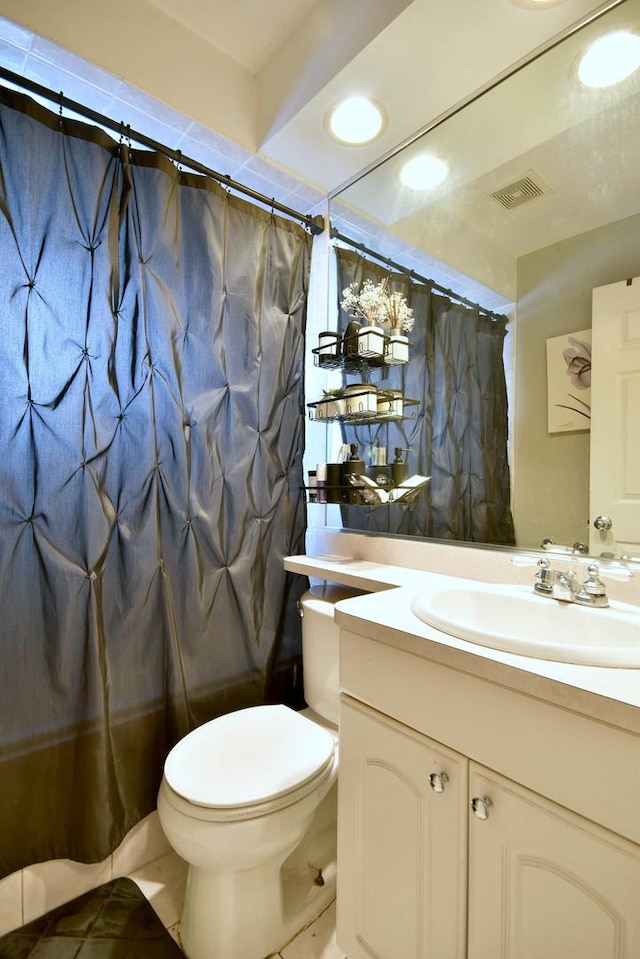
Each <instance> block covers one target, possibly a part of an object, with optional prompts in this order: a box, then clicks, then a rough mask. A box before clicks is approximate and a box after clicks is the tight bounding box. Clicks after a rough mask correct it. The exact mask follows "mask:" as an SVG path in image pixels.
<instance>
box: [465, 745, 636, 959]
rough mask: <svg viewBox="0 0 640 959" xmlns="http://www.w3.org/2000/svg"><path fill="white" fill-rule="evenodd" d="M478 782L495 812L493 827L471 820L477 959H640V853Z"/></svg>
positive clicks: (480, 775)
mask: <svg viewBox="0 0 640 959" xmlns="http://www.w3.org/2000/svg"><path fill="white" fill-rule="evenodd" d="M469 772H470V775H469V779H470V790H471V797H478V798H482V797H485V796H487V797H489V799H490V800H491V803H492V805H491V806H490V807H489V809H488V818H486V819H484V820H483V819H481V818H476V816H475V815H474V814H473V812H470V825H469V959H541V957H544V959H637V957H638V956H640V908H639V905H640V847H638V846H636V845H635V844H634V843H631V842H628V841H627V840H625V839H622V838H621V837H619V836H617V835H616V834H615V833H611V832H609V831H608V830H606V829H603V828H601V827H600V826H596V825H595V824H594V823H591V822H589V821H588V820H586V819H583V818H582V817H580V816H578V815H576V814H574V813H571V812H569V811H568V810H566V809H564V808H563V807H561V806H558V805H556V804H555V803H552V802H550V801H548V800H546V799H543V798H542V797H541V796H538V795H537V794H536V793H533V792H530V791H529V790H527V789H524V788H523V787H520V786H518V785H517V784H515V783H513V782H511V781H510V780H508V779H504V778H503V777H501V776H499V775H497V774H496V773H493V772H490V771H489V770H486V769H484V768H483V767H481V766H477V765H476V764H475V763H470V771H469ZM613 788H615V785H614V784H612V789H613ZM479 811H480V813H481V814H482V812H483V810H482V809H480V810H479Z"/></svg>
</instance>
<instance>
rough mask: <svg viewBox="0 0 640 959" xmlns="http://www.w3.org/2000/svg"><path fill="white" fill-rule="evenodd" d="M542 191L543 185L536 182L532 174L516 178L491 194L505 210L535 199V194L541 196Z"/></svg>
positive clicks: (543, 191)
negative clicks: (513, 181)
mask: <svg viewBox="0 0 640 959" xmlns="http://www.w3.org/2000/svg"><path fill="white" fill-rule="evenodd" d="M544 193H545V190H544V187H543V186H542V185H541V184H540V183H539V182H536V180H534V179H533V177H532V176H529V175H527V176H524V177H522V178H521V179H520V180H516V181H515V183H509V184H507V186H503V187H502V188H501V189H500V190H496V192H495V193H492V194H491V196H492V197H493V198H494V199H496V200H497V201H498V203H499V204H500V205H501V206H503V207H504V208H505V210H513V208H514V207H515V206H521V205H522V204H523V203H528V202H529V200H535V198H536V197H537V196H542V195H543V194H544Z"/></svg>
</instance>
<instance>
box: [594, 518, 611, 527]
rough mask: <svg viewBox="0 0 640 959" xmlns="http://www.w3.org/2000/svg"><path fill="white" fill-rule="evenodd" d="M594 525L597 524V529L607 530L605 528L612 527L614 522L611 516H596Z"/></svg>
mask: <svg viewBox="0 0 640 959" xmlns="http://www.w3.org/2000/svg"><path fill="white" fill-rule="evenodd" d="M593 525H594V526H595V528H596V529H599V530H605V529H611V527H612V526H613V523H612V522H611V519H610V517H609V516H596V518H595V519H594V521H593Z"/></svg>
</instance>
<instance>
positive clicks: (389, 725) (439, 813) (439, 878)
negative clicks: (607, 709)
mask: <svg viewBox="0 0 640 959" xmlns="http://www.w3.org/2000/svg"><path fill="white" fill-rule="evenodd" d="M372 630H373V633H374V634H375V633H376V630H377V631H378V632H379V629H378V627H377V626H376V625H373V627H372ZM341 686H342V688H343V693H342V697H341V699H342V702H341V720H340V783H339V813H338V929H337V936H338V943H339V945H340V946H341V947H342V948H343V949H344V950H345V952H346V953H347V954H348V955H349V957H350V959H436V957H438V959H440V957H446V959H542V957H544V959H638V957H640V844H639V843H640V799H639V798H638V797H639V795H640V793H639V792H638V785H639V777H640V768H639V764H640V738H639V737H638V736H637V735H636V734H634V733H630V732H628V731H625V730H620V729H617V728H615V727H613V726H609V725H608V724H606V723H603V722H601V721H594V720H593V719H591V718H588V717H586V716H584V715H578V714H576V713H573V712H572V711H570V710H567V709H565V708H563V707H558V706H557V705H552V704H549V703H546V702H544V701H541V700H540V699H538V698H537V697H533V696H528V695H523V694H522V693H521V692H516V691H514V690H512V689H509V688H508V687H506V686H505V685H504V684H502V683H494V682H488V681H486V680H484V679H481V678H478V677H476V676H474V675H473V674H472V673H471V672H466V671H464V670H460V669H455V668H450V667H449V666H445V665H442V664H440V663H436V662H432V661H429V659H428V658H422V657H421V656H416V655H413V654H412V653H410V652H408V651H407V650H406V649H405V650H402V649H397V648H393V647H392V646H391V645H387V644H385V643H383V642H380V641H374V640H372V639H370V638H369V637H366V636H362V635H359V634H356V633H353V632H351V631H346V630H344V629H343V633H342V636H341ZM495 770H498V771H495ZM443 773H444V774H445V776H444V777H443V775H442V774H443ZM436 777H438V778H436ZM434 786H435V788H434ZM472 800H474V801H475V802H474V805H475V807H476V808H475V810H474V809H473V808H472Z"/></svg>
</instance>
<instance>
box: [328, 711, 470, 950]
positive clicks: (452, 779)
mask: <svg viewBox="0 0 640 959" xmlns="http://www.w3.org/2000/svg"><path fill="white" fill-rule="evenodd" d="M467 765H468V764H467V761H466V759H464V758H463V757H462V756H459V755H457V754H456V753H454V752H452V751H451V750H449V749H447V748H446V747H445V746H441V745H439V744H437V743H433V742H431V741H430V740H429V739H427V738H426V737H424V736H420V735H419V734H418V733H416V732H414V731H413V730H411V729H408V728H407V727H406V726H402V725H400V724H399V723H395V722H393V720H391V719H388V718H386V717H384V716H381V715H380V714H379V713H375V712H374V711H373V710H369V709H367V708H366V707H365V706H361V705H360V704H358V703H356V702H354V701H349V700H348V699H345V700H343V702H342V704H341V710H340V781H339V795H340V799H339V802H340V811H339V815H338V848H339V850H340V861H339V867H338V875H339V883H340V891H339V895H338V913H339V918H338V922H339V927H340V945H341V946H342V948H343V949H344V950H345V951H346V952H347V954H348V955H349V959H365V957H366V959H370V957H375V959H410V957H411V959H414V957H415V959H419V957H423V956H424V957H426V956H439V957H447V959H463V957H464V956H465V955H466V856H467V835H466V833H467V809H466V791H467Z"/></svg>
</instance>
